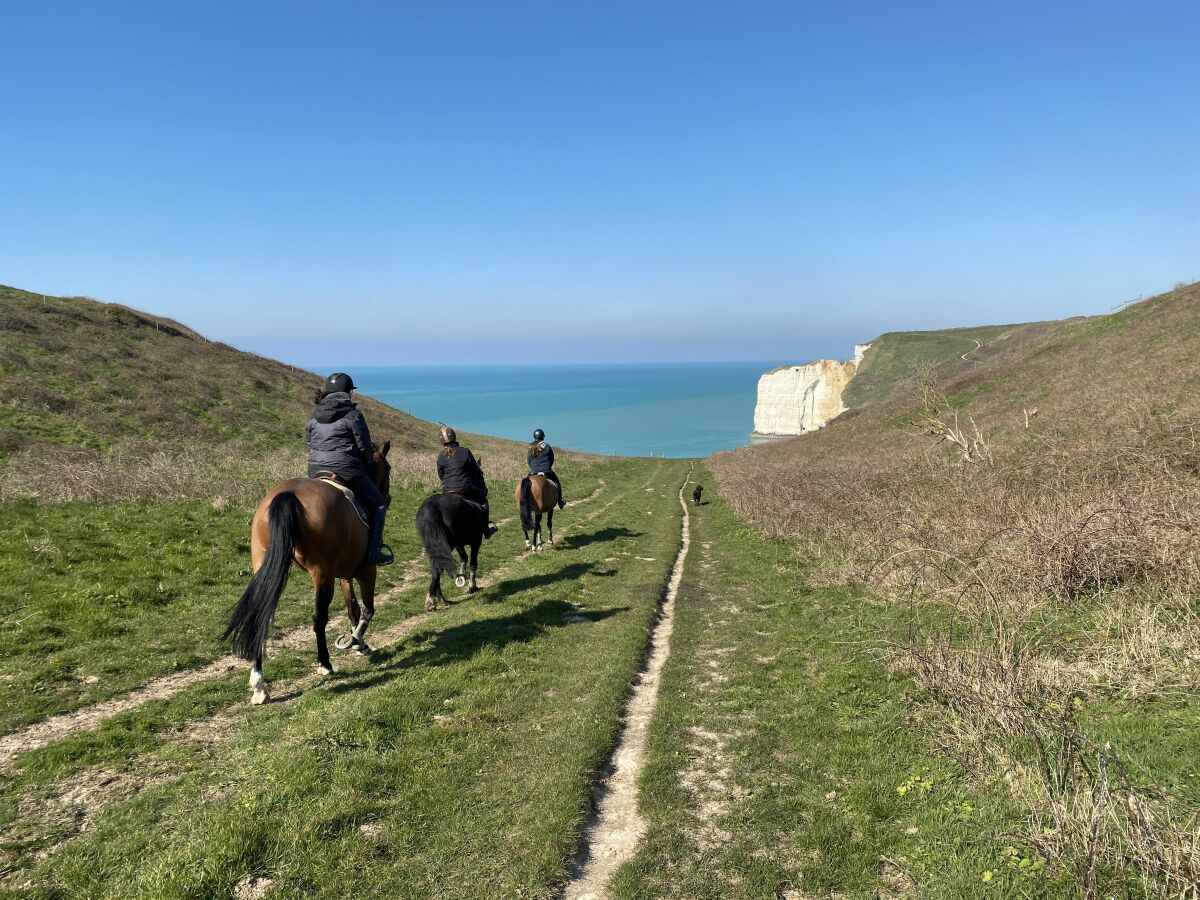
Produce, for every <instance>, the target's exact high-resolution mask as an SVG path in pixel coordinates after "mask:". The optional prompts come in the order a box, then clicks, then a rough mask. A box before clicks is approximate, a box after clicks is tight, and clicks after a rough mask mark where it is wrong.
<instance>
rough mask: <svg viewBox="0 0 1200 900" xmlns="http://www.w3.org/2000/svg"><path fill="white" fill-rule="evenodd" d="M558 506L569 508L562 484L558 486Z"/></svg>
mask: <svg viewBox="0 0 1200 900" xmlns="http://www.w3.org/2000/svg"><path fill="white" fill-rule="evenodd" d="M558 508H559V509H566V508H567V498H566V497H564V496H563V495H562V485H561V484H560V485H559V486H558Z"/></svg>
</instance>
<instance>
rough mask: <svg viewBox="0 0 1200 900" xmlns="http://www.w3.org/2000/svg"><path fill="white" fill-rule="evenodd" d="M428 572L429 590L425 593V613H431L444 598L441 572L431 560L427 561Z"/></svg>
mask: <svg viewBox="0 0 1200 900" xmlns="http://www.w3.org/2000/svg"><path fill="white" fill-rule="evenodd" d="M429 571H430V579H429V590H428V591H426V592H425V611H426V612H433V611H434V610H435V609H437V605H438V601H439V600H442V601H444V600H445V599H446V598H445V596H443V594H442V570H441V569H439V568H438V564H437V563H435V562H434V561H433V560H430V561H429Z"/></svg>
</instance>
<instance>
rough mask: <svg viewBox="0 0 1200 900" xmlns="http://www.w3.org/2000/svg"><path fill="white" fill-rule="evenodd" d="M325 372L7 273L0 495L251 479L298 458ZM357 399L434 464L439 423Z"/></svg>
mask: <svg viewBox="0 0 1200 900" xmlns="http://www.w3.org/2000/svg"><path fill="white" fill-rule="evenodd" d="M318 385H319V379H318V377H317V376H315V375H314V374H313V373H311V372H305V371H303V370H301V369H297V368H294V367H292V366H288V365H284V364H283V363H279V362H276V361H274V360H270V359H265V358H263V357H261V356H256V355H254V354H250V353H245V352H242V351H240V350H236V349H234V348H233V347H229V346H228V345H225V344H221V343H213V342H210V341H208V340H206V339H205V338H204V337H203V336H201V335H199V334H197V333H196V332H194V331H192V330H191V329H189V328H187V327H186V326H183V325H180V324H179V323H177V322H172V321H170V320H168V319H162V318H158V317H155V316H152V315H149V314H147V313H142V312H138V311H136V310H132V309H129V308H127V307H124V306H119V305H117V304H111V303H99V302H97V301H95V300H89V299H86V298H80V297H45V296H43V295H41V294H32V293H28V292H26V291H21V290H17V289H15V288H10V287H0V497H2V496H13V495H33V496H38V497H43V498H48V499H139V498H142V497H159V498H163V499H177V498H182V497H187V496H191V495H193V494H196V493H198V492H204V491H207V492H209V493H222V494H224V495H226V496H228V495H229V494H230V493H233V492H237V490H238V487H237V486H238V485H239V484H247V483H249V484H252V485H253V487H252V488H250V489H249V490H250V492H251V493H253V492H255V491H258V490H260V489H261V482H263V481H264V480H270V479H271V478H276V477H277V476H280V475H282V474H285V473H291V472H294V471H296V469H297V466H298V465H299V464H300V462H301V460H300V458H301V457H302V455H303V453H304V446H303V429H304V423H305V422H306V421H307V418H308V413H309V411H310V409H311V408H312V399H313V392H314V390H315V388H316V387H317V386H318ZM360 405H361V407H362V409H363V411H364V413H365V414H366V416H367V419H368V421H369V422H370V423H371V428H372V434H373V436H374V437H375V438H376V439H377V440H379V441H383V440H390V441H391V442H392V444H393V447H394V451H393V457H392V458H393V461H394V462H395V463H396V464H397V465H398V466H399V468H400V469H401V471H402V472H404V471H406V469H411V470H412V472H414V473H415V472H418V471H423V470H425V469H428V459H427V457H428V454H429V452H431V451H433V450H434V449H435V448H436V447H437V445H438V441H437V432H436V429H435V428H434V427H433V426H432V425H430V424H429V423H427V422H422V421H420V420H418V419H415V418H413V417H412V416H409V415H406V414H405V413H402V412H400V411H398V410H395V409H393V408H391V407H389V406H385V405H384V404H381V403H377V402H375V401H373V400H371V399H369V398H365V397H364V398H361V399H360ZM472 446H473V447H474V449H475V450H476V451H477V452H480V453H482V455H484V456H485V457H488V458H491V457H498V458H497V459H496V462H497V463H499V462H500V461H501V459H507V458H508V457H513V458H516V457H519V456H520V451H519V448H518V447H517V445H515V444H513V443H512V442H509V441H498V440H493V439H484V438H479V439H474V438H473V439H472ZM410 457H413V458H411V459H410ZM409 463H411V464H409ZM506 471H507V470H506ZM212 485H216V487H215V488H214V487H212Z"/></svg>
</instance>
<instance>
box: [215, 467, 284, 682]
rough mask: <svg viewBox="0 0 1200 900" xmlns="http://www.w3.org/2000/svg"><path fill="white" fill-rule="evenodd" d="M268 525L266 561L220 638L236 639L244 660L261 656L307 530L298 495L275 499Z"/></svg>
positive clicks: (276, 496)
mask: <svg viewBox="0 0 1200 900" xmlns="http://www.w3.org/2000/svg"><path fill="white" fill-rule="evenodd" d="M267 525H268V528H269V529H270V538H269V540H270V543H268V544H267V555H266V558H264V559H263V562H262V565H261V566H259V568H258V571H257V572H255V573H254V575H253V576H252V577H251V578H250V584H249V585H247V586H246V592H245V593H244V594H242V599H241V600H239V601H238V602H237V606H235V607H234V608H233V612H232V613H230V615H229V627H228V628H226V629H225V633H224V634H223V635H221V640H225V639H226V638H228V637H230V636H232V637H233V648H232V649H233V652H234V654H235V655H237V656H239V657H241V658H242V659H245V660H255V659H257V658H258V657H260V656H262V653H263V648H264V647H266V644H267V631H268V630H269V629H270V627H271V619H272V618H274V616H275V607H276V606H278V605H279V597H280V595H281V594H282V593H283V589H284V587H286V586H287V582H288V575H289V574H291V570H292V553H293V552H294V550H295V547H296V536H297V535H298V534H299V532H300V529H301V528H303V527H304V507H303V506H301V505H300V500H299V498H298V497H297V496H296V495H295V493H293V492H292V491H283V492H282V493H279V494H276V495H275V499H274V500H272V501H271V505H270V506H269V507H267Z"/></svg>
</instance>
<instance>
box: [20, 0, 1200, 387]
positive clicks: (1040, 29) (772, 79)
mask: <svg viewBox="0 0 1200 900" xmlns="http://www.w3.org/2000/svg"><path fill="white" fill-rule="evenodd" d="M0 35H2V38H0V47H2V51H0V210H2V215H0V283H7V284H12V285H15V286H18V287H23V288H26V289H29V290H34V291H43V292H45V293H55V294H84V295H88V296H94V297H97V298H99V299H104V300H113V301H118V302H123V303H126V304H129V305H132V306H137V307H141V308H144V309H147V310H150V311H153V312H156V313H160V314H164V315H169V316H172V317H174V318H177V319H180V320H182V321H184V322H186V323H188V324H190V325H191V326H193V327H195V328H197V329H198V330H200V331H203V332H205V333H206V334H208V335H209V336H210V337H213V338H218V339H221V340H225V341H228V342H230V343H232V344H235V345H237V346H240V347H243V348H246V349H253V350H256V351H259V352H263V353H266V354H269V355H272V356H276V357H280V358H283V359H285V360H288V361H289V362H294V363H299V364H309V365H315V364H318V363H325V362H329V361H337V360H346V361H347V364H349V362H351V361H359V362H363V363H366V362H369V363H378V364H403V363H418V364H419V363H425V362H429V361H431V360H436V361H440V362H455V361H460V360H461V361H468V360H469V361H474V362H503V361H528V362H535V361H536V362H559V361H581V362H582V361H610V360H611V361H617V360H673V359H691V360H710V359H711V360H716V359H771V360H780V359H795V360H797V361H799V360H800V359H802V358H807V357H811V356H816V355H842V356H845V355H847V354H848V353H849V352H850V346H849V345H850V344H852V343H853V342H855V341H861V340H865V339H868V338H870V337H873V336H874V335H876V334H878V333H880V332H882V331H887V330H893V329H908V328H934V327H944V326H950V325H960V324H980V323H990V322H1004V321H1025V320H1030V319H1038V318H1051V317H1054V318H1057V317H1061V316H1066V315H1074V314H1090V313H1098V312H1104V311H1107V309H1108V308H1109V307H1110V306H1112V305H1113V304H1116V303H1119V302H1121V301H1122V300H1126V299H1130V298H1132V297H1135V296H1137V295H1138V294H1150V293H1155V292H1158V291H1161V290H1165V289H1168V288H1170V287H1171V286H1172V284H1174V283H1175V282H1177V281H1181V280H1192V279H1196V278H1200V252H1198V251H1200V203H1198V201H1200V116H1198V114H1197V111H1198V106H1197V97H1200V66H1197V64H1196V54H1197V47H1198V46H1200V3H1196V2H1194V0H1189V2H1179V3H1154V2H1128V3H1109V2H1104V0H1099V2H1095V0H1093V2H1087V3H1061V2H1056V3H1047V2H1045V0H1041V2H1036V3H1028V2H1012V0H1005V2H993V3H974V2H963V0H947V2H938V3H926V2H916V0H884V2H855V0H837V2H834V0H830V2H824V3H815V2H799V0H788V2H753V0H749V2H747V0H737V2H732V0H731V2H727V3H709V2H703V0H686V2H679V3H674V2H645V0H640V2H619V0H602V2H591V3H574V2H561V0H558V2H540V0H516V2H481V0H472V2H454V0H436V2H421V3H398V2H379V3H367V2H337V3H334V2H316V0H287V2H271V0H252V2H246V0H237V2H204V0H162V2H157V0H155V2H151V0H145V2H138V3H129V2H115V0H105V2H99V3H98V2H95V0H88V2H78V3H65V2H55V0H38V2H25V0H0Z"/></svg>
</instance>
